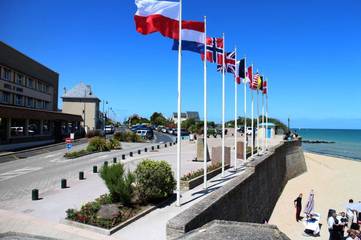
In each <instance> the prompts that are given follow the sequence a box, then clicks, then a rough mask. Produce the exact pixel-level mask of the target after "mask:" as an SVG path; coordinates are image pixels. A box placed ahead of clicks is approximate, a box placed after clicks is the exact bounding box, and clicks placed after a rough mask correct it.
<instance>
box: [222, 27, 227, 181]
mask: <svg viewBox="0 0 361 240" xmlns="http://www.w3.org/2000/svg"><path fill="white" fill-rule="evenodd" d="M222 37H223V58H222V177H224V137H225V134H224V131H225V128H224V112H225V110H224V108H225V90H224V85H225V79H224V78H225V75H224V68H225V61H226V60H225V45H226V43H225V37H224V33H223V34H222Z"/></svg>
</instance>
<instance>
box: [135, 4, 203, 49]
mask: <svg viewBox="0 0 361 240" xmlns="http://www.w3.org/2000/svg"><path fill="white" fill-rule="evenodd" d="M135 5H137V8H138V9H137V12H136V13H135V16H134V20H135V25H136V29H137V32H139V33H141V34H144V35H146V34H150V33H154V32H160V33H161V34H162V35H163V36H165V37H169V38H172V39H174V40H179V2H168V1H156V0H135ZM203 34H204V23H203V22H195V21H182V40H183V41H191V42H198V43H203V42H204V35H203Z"/></svg>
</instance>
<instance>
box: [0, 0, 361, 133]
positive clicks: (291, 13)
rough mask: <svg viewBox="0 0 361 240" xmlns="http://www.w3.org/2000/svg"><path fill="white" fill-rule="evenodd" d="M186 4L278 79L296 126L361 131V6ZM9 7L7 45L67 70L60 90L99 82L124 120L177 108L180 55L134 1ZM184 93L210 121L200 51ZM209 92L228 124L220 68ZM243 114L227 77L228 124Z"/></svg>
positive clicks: (285, 109)
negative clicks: (141, 25)
mask: <svg viewBox="0 0 361 240" xmlns="http://www.w3.org/2000/svg"><path fill="white" fill-rule="evenodd" d="M183 2H184V6H183V13H184V15H183V18H184V19H187V20H202V19H203V16H204V15H206V16H207V19H208V22H207V23H208V24H207V30H208V35H209V36H220V35H221V34H222V32H224V33H225V35H226V47H227V49H228V51H230V50H232V48H233V47H234V46H237V48H238V53H239V56H244V55H245V56H247V60H248V63H253V64H254V66H255V68H258V69H259V71H260V72H262V73H263V74H264V75H265V76H266V77H267V78H268V79H269V110H270V115H271V116H273V117H276V118H279V119H281V120H283V121H286V119H287V117H290V118H291V124H292V125H293V126H294V127H315V128H318V127H328V128H361V97H360V94H359V89H360V88H361V44H360V42H361V27H360V26H361V14H360V12H361V1H359V0H344V1H338V0H329V1H326V0H324V1H321V0H304V1H288V0H276V1H267V0H253V1H239V0H227V1H223V2H216V1H209V0H208V1H207V0H197V1H195V0H192V1H191V0H184V1H183ZM210 3H212V4H210ZM0 9H1V15H0V40H1V41H4V42H6V43H7V44H9V45H11V46H13V47H14V48H16V49H18V50H20V51H21V52H23V53H25V54H26V55H28V56H30V57H31V58H33V59H35V60H37V61H39V62H40V63H42V64H44V65H46V66H48V67H49V68H51V69H53V70H55V71H56V72H58V73H59V74H60V83H59V92H60V93H62V92H63V88H64V87H66V88H68V89H69V88H71V87H72V86H74V85H75V84H77V83H78V82H79V81H83V82H85V83H87V84H91V85H92V87H93V90H94V93H95V94H96V95H97V96H98V97H99V98H100V99H105V100H108V101H109V106H111V107H112V108H113V109H114V112H115V114H116V116H117V118H118V119H124V118H125V117H126V116H128V115H130V114H132V113H140V114H142V115H144V116H149V115H150V114H151V113H152V112H154V111H161V112H163V113H164V114H165V115H166V116H170V115H171V113H172V112H173V111H176V107H177V52H176V51H171V50H170V49H171V46H172V41H171V40H170V39H167V38H164V37H162V36H161V35H160V34H158V33H155V34H151V35H147V36H143V35H140V34H138V33H137V32H136V31H135V25H134V20H133V15H134V13H135V11H136V7H135V4H134V1H133V0H120V1H119V0H114V1H113V0H109V1H100V0H98V1H95V0H77V1H70V0H62V1H59V0H58V1H55V0H54V1H48V0H31V1H30V0H29V1H24V0H12V1H6V0H0ZM182 91H183V95H182V98H183V101H182V108H183V110H184V111H186V110H188V111H190V110H195V111H199V112H200V114H201V115H202V114H203V69H202V62H201V60H200V58H199V56H198V55H197V54H194V53H188V52H184V54H183V90H182ZM208 94H209V95H208V99H209V102H208V113H209V114H208V118H209V119H210V120H214V121H220V120H221V76H220V74H219V73H217V72H216V71H215V66H214V65H212V64H208ZM247 97H248V104H247V105H248V110H250V105H249V102H250V101H249V99H250V96H249V93H248V96H247ZM59 108H61V101H60V102H59ZM233 109H234V82H233V79H232V76H231V75H227V79H226V119H227V120H230V119H232V118H233V116H234V112H233ZM239 112H240V113H243V87H240V88H239ZM248 113H250V111H248Z"/></svg>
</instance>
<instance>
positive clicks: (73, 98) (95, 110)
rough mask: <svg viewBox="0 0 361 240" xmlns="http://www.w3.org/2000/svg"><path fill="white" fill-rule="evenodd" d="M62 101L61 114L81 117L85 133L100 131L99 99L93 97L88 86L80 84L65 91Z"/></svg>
mask: <svg viewBox="0 0 361 240" xmlns="http://www.w3.org/2000/svg"><path fill="white" fill-rule="evenodd" d="M62 99H63V108H62V112H63V113H69V114H76V115H81V116H82V117H83V120H84V121H83V124H82V126H83V127H84V128H85V131H87V130H96V129H101V126H102V118H101V114H100V111H99V104H100V99H99V98H97V97H96V96H95V95H94V93H93V92H92V89H91V86H90V85H86V84H84V83H82V82H81V83H79V84H78V85H76V86H75V87H73V88H72V89H70V90H69V91H66V92H65V93H64V95H63V96H62Z"/></svg>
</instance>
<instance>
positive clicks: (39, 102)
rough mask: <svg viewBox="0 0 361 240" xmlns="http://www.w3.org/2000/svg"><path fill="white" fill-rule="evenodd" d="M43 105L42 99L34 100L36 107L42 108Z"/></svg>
mask: <svg viewBox="0 0 361 240" xmlns="http://www.w3.org/2000/svg"><path fill="white" fill-rule="evenodd" d="M43 107H44V102H43V101H42V100H37V101H36V108H43Z"/></svg>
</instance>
